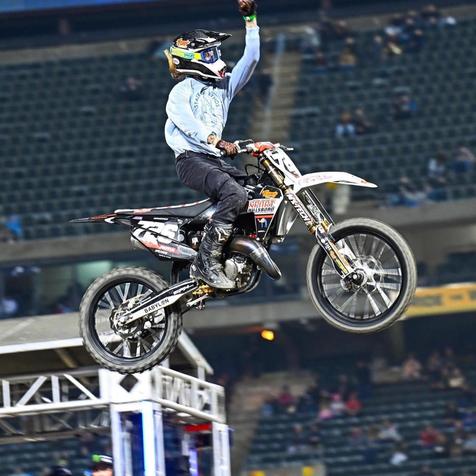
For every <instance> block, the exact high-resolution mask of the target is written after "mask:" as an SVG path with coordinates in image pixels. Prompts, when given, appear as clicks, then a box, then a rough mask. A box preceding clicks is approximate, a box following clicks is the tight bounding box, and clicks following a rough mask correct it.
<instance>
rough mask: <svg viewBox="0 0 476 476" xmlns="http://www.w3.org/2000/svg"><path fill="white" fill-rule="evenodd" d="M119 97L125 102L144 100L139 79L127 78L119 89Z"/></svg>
mask: <svg viewBox="0 0 476 476" xmlns="http://www.w3.org/2000/svg"><path fill="white" fill-rule="evenodd" d="M119 96H120V97H121V98H122V99H124V100H127V101H140V100H141V99H144V88H143V83H142V81H141V80H140V79H137V78H134V77H133V76H129V77H128V78H127V79H126V80H125V82H124V84H123V85H122V86H121V87H120V88H119Z"/></svg>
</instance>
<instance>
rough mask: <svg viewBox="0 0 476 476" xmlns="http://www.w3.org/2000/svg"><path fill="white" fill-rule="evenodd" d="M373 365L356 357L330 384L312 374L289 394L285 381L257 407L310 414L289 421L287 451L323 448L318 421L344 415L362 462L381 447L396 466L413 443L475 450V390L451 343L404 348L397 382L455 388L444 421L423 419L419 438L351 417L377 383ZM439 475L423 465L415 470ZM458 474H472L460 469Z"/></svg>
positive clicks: (450, 452) (451, 453) (459, 452)
mask: <svg viewBox="0 0 476 476" xmlns="http://www.w3.org/2000/svg"><path fill="white" fill-rule="evenodd" d="M372 366H373V364H372V365H370V364H368V363H366V362H365V361H360V362H358V364H357V366H356V368H355V370H354V372H353V373H352V374H341V375H339V376H338V378H337V379H336V381H335V383H334V384H323V383H322V382H321V381H320V379H319V376H316V380H315V383H314V385H312V386H311V387H310V388H308V389H307V390H306V391H305V392H304V393H303V394H302V395H300V396H297V395H293V394H292V393H291V391H290V389H289V387H287V386H284V387H283V388H282V390H281V392H280V394H279V395H277V396H275V397H273V396H271V397H270V398H268V399H267V401H266V402H265V403H264V405H263V406H262V409H261V412H262V416H263V417H265V418H272V417H273V416H278V415H283V414H293V413H306V414H310V415H313V416H312V417H310V418H309V421H308V422H307V423H305V424H303V423H299V424H298V423H296V424H295V425H294V426H293V431H292V435H291V436H290V438H289V442H288V447H287V451H288V453H293V454H295V453H299V452H303V453H304V452H307V451H311V450H312V449H320V450H321V451H322V452H323V453H325V441H323V438H322V436H321V432H320V427H321V425H322V424H323V422H325V421H326V420H331V419H335V418H349V430H348V444H349V445H350V446H351V447H354V448H356V449H359V450H361V451H362V460H363V462H364V463H366V464H373V463H376V462H377V457H378V456H379V455H380V456H381V455H382V453H386V454H388V463H389V464H392V465H395V466H399V465H401V464H403V463H405V462H406V461H409V460H410V459H411V455H410V452H409V451H408V448H409V446H415V445H417V446H419V447H420V448H422V449H426V450H431V454H432V455H433V457H434V458H447V457H458V456H459V457H464V456H465V455H470V454H473V455H474V454H476V407H475V404H476V390H475V389H474V388H473V387H472V386H471V385H470V384H469V383H468V381H467V379H466V377H465V375H464V372H463V371H462V369H461V368H460V366H459V365H458V363H457V359H456V357H455V355H454V352H453V349H452V348H446V349H444V351H442V352H440V351H434V352H432V353H431V354H430V355H429V356H428V358H427V359H426V361H425V362H423V361H421V360H420V359H418V358H417V357H416V356H415V355H414V354H409V355H408V356H407V357H406V358H405V359H404V361H403V362H402V364H401V366H400V369H399V373H400V381H402V382H418V381H421V382H426V383H429V384H430V386H431V388H432V389H434V390H435V391H437V390H452V389H459V390H460V392H458V394H455V395H457V397H455V398H454V400H451V401H449V402H448V403H447V405H446V409H445V426H444V427H443V428H439V427H436V426H434V425H433V424H432V423H431V422H427V423H425V424H423V425H422V427H421V428H420V431H419V437H418V441H411V440H408V438H405V435H404V434H402V433H401V432H400V430H399V428H398V425H397V424H396V423H394V422H392V421H390V420H389V419H388V418H384V419H382V421H381V422H380V423H378V424H372V425H369V426H357V425H355V424H354V423H355V420H353V419H352V417H355V416H358V415H360V414H362V413H365V408H366V405H369V404H370V401H369V399H371V398H372V394H373V391H374V388H375V384H376V382H375V380H374V377H373V371H372ZM430 457H431V456H430ZM439 475H440V473H438V472H436V471H433V470H432V469H431V467H429V466H427V465H424V466H422V467H421V469H420V471H419V472H418V474H416V475H415V476H439ZM455 476H460V475H459V474H458V475H455ZM461 476H471V475H470V474H469V473H461Z"/></svg>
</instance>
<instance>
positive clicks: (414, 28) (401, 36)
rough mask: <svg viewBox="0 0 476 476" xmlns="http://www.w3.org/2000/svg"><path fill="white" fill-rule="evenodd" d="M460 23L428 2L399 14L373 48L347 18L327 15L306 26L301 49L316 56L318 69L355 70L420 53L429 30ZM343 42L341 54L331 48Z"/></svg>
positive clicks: (380, 34) (379, 34)
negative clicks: (358, 38)
mask: <svg viewBox="0 0 476 476" xmlns="http://www.w3.org/2000/svg"><path fill="white" fill-rule="evenodd" d="M454 25H456V20H455V18H453V17H448V16H444V15H443V14H442V12H441V11H440V10H439V9H438V8H437V7H436V6H435V5H431V4H430V5H427V6H425V7H423V8H422V9H421V10H420V11H419V12H418V11H416V10H409V11H408V12H406V13H403V14H395V15H393V16H392V17H391V19H390V21H389V22H388V24H387V25H386V27H385V28H384V29H383V31H382V32H379V33H378V34H376V35H375V36H374V38H373V41H372V44H371V48H370V49H369V48H368V47H367V48H365V49H364V48H363V46H362V45H359V44H358V43H357V41H356V38H355V34H354V32H353V31H352V29H351V28H350V27H349V25H348V24H347V22H346V21H344V20H337V21H334V20H332V19H330V18H323V19H322V20H321V21H320V22H319V24H318V25H317V26H316V27H315V28H314V27H312V26H308V27H306V28H305V31H304V36H303V40H302V43H301V51H302V52H303V53H304V54H305V55H307V56H308V57H313V58H315V61H316V72H317V73H325V72H326V71H328V70H333V69H340V70H344V71H345V70H351V69H353V68H355V67H356V66H358V65H360V64H368V63H373V64H375V63H383V62H385V61H387V60H388V59H389V58H391V57H392V56H400V55H402V54H412V53H418V52H419V51H420V50H421V49H422V48H423V47H424V45H425V30H427V29H431V28H443V27H448V26H454ZM335 42H340V43H341V48H340V51H339V52H338V53H337V55H333V54H332V53H331V52H330V51H329V45H330V44H331V43H335Z"/></svg>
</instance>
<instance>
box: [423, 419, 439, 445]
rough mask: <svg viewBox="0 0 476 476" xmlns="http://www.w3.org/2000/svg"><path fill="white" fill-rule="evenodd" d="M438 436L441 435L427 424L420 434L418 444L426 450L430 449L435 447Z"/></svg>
mask: <svg viewBox="0 0 476 476" xmlns="http://www.w3.org/2000/svg"><path fill="white" fill-rule="evenodd" d="M440 436H441V433H440V432H439V431H438V430H437V429H436V428H435V427H434V426H433V425H431V424H427V425H426V426H425V428H424V429H423V430H422V431H421V432H420V443H421V444H422V445H423V446H425V447H427V448H431V447H433V446H434V445H436V443H437V442H438V440H439V439H440Z"/></svg>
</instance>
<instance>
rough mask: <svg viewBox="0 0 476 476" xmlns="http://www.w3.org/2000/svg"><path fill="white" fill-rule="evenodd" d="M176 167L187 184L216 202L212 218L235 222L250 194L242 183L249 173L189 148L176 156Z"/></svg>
mask: <svg viewBox="0 0 476 476" xmlns="http://www.w3.org/2000/svg"><path fill="white" fill-rule="evenodd" d="M176 167H177V174H178V176H179V179H180V180H181V182H182V183H183V184H184V185H186V186H187V187H189V188H191V189H193V190H197V191H198V192H202V193H204V194H205V195H207V196H208V197H209V198H211V199H212V200H213V201H215V202H216V203H217V209H216V212H215V213H214V215H213V220H216V221H218V222H221V223H227V224H230V223H233V222H234V221H235V219H236V217H237V216H238V215H239V213H240V212H241V211H242V210H243V209H244V208H245V207H246V204H247V202H248V193H247V192H246V190H245V189H244V188H243V186H242V185H240V183H239V182H242V183H243V181H244V180H245V179H246V174H245V173H244V172H242V171H241V170H239V169H237V168H236V167H233V166H232V165H229V164H228V163H226V162H225V161H224V160H222V159H220V158H219V157H215V156H213V155H208V154H200V153H198V152H189V151H187V152H185V153H183V154H180V155H179V156H178V157H177V164H176Z"/></svg>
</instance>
